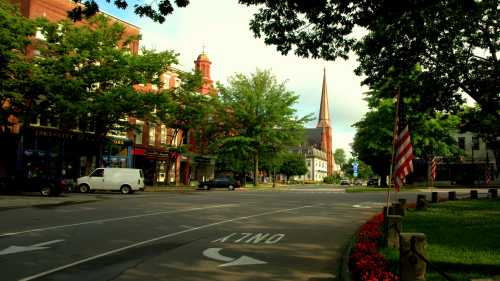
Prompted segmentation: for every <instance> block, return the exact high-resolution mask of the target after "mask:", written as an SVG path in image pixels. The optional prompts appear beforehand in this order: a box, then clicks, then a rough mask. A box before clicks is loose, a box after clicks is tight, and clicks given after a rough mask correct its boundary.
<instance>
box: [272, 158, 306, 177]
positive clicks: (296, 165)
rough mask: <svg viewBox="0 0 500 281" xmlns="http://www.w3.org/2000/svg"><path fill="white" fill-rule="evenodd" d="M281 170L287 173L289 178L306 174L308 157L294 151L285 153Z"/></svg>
mask: <svg viewBox="0 0 500 281" xmlns="http://www.w3.org/2000/svg"><path fill="white" fill-rule="evenodd" d="M279 171H280V173H282V174H284V175H286V177H287V179H289V178H290V177H292V176H302V175H305V174H306V173H307V165H306V157H305V156H304V155H303V154H300V153H294V152H288V153H286V154H284V155H283V160H282V164H281V165H280V168H279Z"/></svg>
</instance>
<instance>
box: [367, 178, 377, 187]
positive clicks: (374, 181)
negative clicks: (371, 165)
mask: <svg viewBox="0 0 500 281" xmlns="http://www.w3.org/2000/svg"><path fill="white" fill-rule="evenodd" d="M366 185H367V186H378V178H369V179H368V181H367V182H366Z"/></svg>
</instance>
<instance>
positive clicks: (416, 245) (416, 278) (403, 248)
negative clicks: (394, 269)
mask: <svg viewBox="0 0 500 281" xmlns="http://www.w3.org/2000/svg"><path fill="white" fill-rule="evenodd" d="M415 252H417V253H419V254H420V255H421V256H423V257H424V258H427V241H426V239H425V234H424V233H401V234H400V236H399V267H400V268H399V272H400V277H401V281H425V272H426V270H427V264H426V263H425V261H424V260H423V259H422V258H421V257H419V256H418V255H417V254H416V253H415Z"/></svg>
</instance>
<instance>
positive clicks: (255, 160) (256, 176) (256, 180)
mask: <svg viewBox="0 0 500 281" xmlns="http://www.w3.org/2000/svg"><path fill="white" fill-rule="evenodd" d="M258 184H259V155H257V154H255V155H254V157H253V185H255V186H257V185H258Z"/></svg>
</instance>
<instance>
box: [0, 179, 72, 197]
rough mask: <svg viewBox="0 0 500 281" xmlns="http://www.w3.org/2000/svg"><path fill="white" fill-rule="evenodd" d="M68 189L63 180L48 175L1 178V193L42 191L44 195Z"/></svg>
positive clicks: (55, 194) (51, 194) (55, 193)
mask: <svg viewBox="0 0 500 281" xmlns="http://www.w3.org/2000/svg"><path fill="white" fill-rule="evenodd" d="M65 191H66V185H65V183H64V181H63V180H61V179H59V178H55V177H47V176H34V177H27V176H26V177H25V176H12V177H3V178H0V192H1V193H19V192H40V195H42V196H57V195H59V194H61V193H62V192H65Z"/></svg>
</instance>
